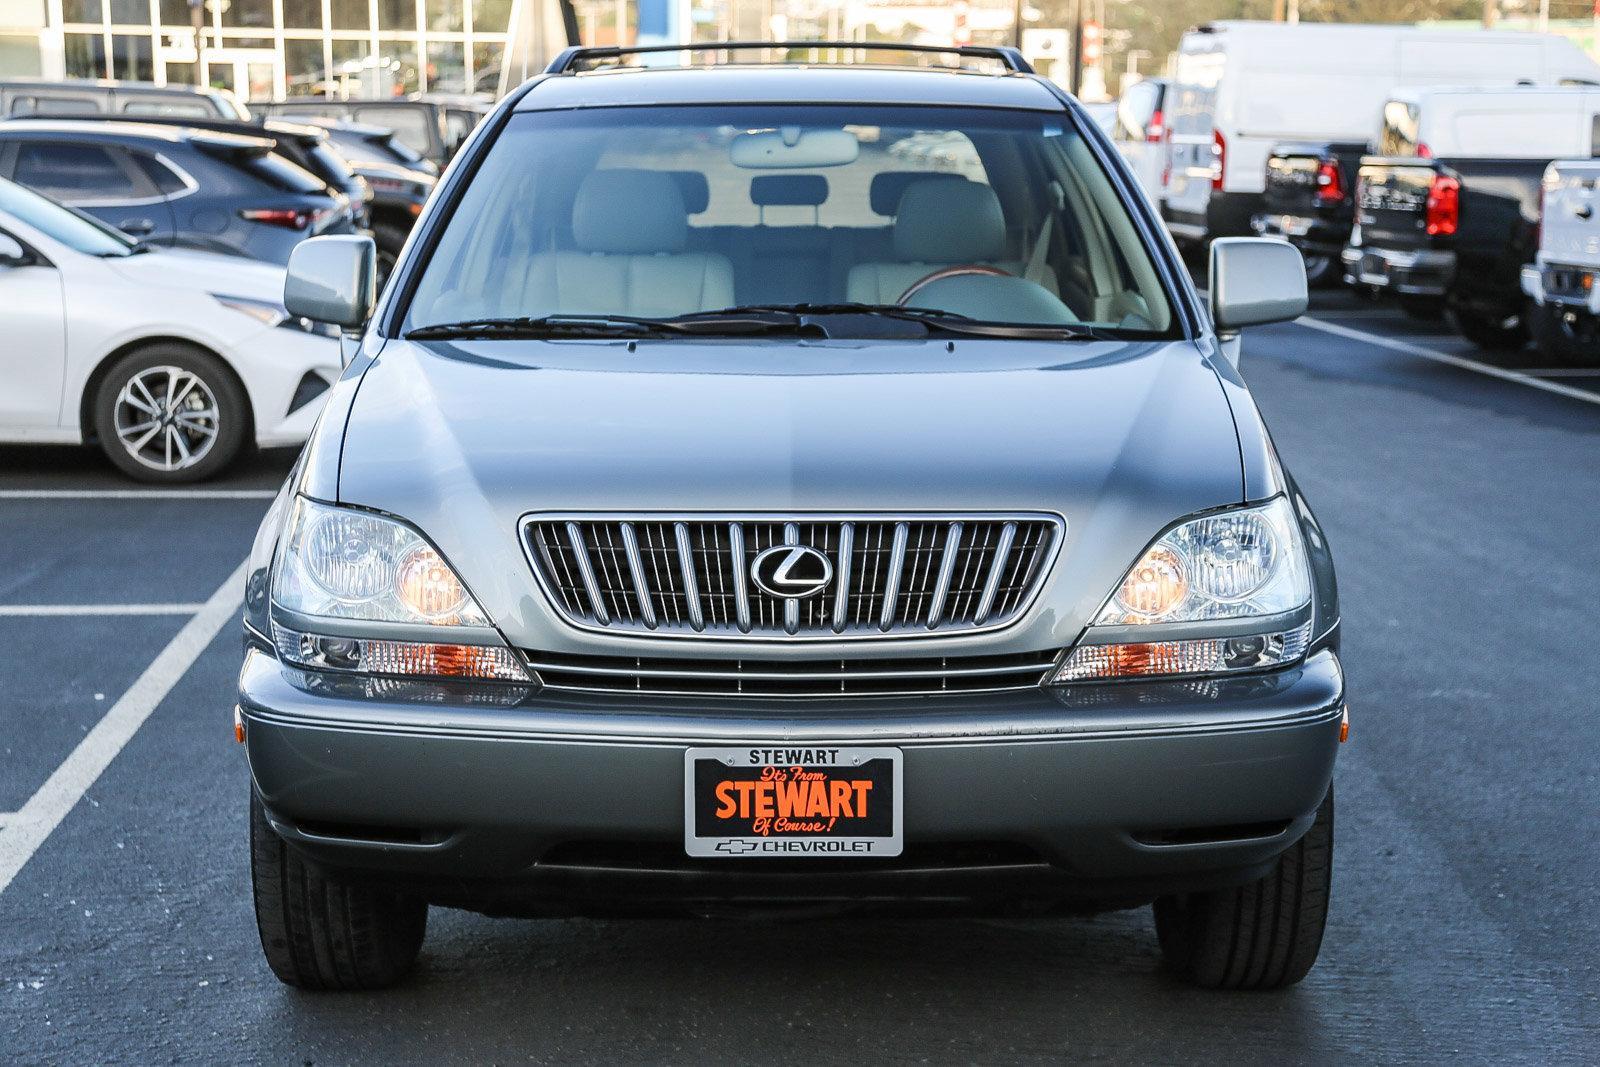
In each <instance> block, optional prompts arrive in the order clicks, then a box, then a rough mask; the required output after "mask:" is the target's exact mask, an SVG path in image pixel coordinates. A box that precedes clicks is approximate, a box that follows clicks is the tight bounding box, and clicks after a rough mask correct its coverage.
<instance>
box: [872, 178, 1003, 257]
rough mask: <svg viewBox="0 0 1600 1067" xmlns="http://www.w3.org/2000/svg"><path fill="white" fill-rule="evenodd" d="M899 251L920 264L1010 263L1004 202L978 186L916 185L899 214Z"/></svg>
mask: <svg viewBox="0 0 1600 1067" xmlns="http://www.w3.org/2000/svg"><path fill="white" fill-rule="evenodd" d="M894 253H895V255H897V256H899V257H900V258H901V259H909V260H912V261H914V262H917V263H983V262H987V261H990V260H996V259H1004V258H1005V255H1006V220H1005V216H1004V215H1003V214H1001V212H1000V198H999V197H997V196H995V195H994V190H993V189H991V188H989V187H988V186H987V185H980V184H978V183H977V182H966V181H962V182H953V181H948V180H941V179H938V178H933V179H929V180H927V181H920V182H913V183H912V184H911V185H910V186H909V187H908V188H907V189H906V191H905V195H904V196H902V197H901V198H900V211H899V213H898V214H897V215H896V216H895V220H894Z"/></svg>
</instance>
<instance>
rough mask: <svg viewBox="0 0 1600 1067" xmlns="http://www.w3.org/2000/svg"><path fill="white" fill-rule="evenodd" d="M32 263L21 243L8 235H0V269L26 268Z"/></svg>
mask: <svg viewBox="0 0 1600 1067" xmlns="http://www.w3.org/2000/svg"><path fill="white" fill-rule="evenodd" d="M32 262H33V257H32V256H30V255H28V250H27V249H26V248H23V247H22V242H21V241H19V240H17V239H16V238H15V237H13V236H11V235H10V234H9V233H0V267H26V266H27V265H28V264H29V263H32Z"/></svg>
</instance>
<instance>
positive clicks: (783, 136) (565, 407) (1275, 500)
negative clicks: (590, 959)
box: [236, 44, 1345, 989]
mask: <svg viewBox="0 0 1600 1067" xmlns="http://www.w3.org/2000/svg"><path fill="white" fill-rule="evenodd" d="M848 49H849V50H848V51H845V52H844V53H843V54H844V56H845V58H852V59H855V60H857V62H855V63H837V64H826V63H820V64H819V63H817V62H815V61H814V60H815V59H816V58H817V57H818V56H821V57H823V58H826V57H827V56H828V55H829V52H828V51H827V50H826V49H815V48H810V47H809V46H759V47H756V46H742V45H732V46H729V45H719V46H716V50H715V51H694V50H688V51H685V50H677V51H672V52H666V53H661V54H658V55H645V54H644V52H645V51H646V50H640V49H633V50H617V49H598V50H576V51H573V52H569V53H567V54H564V55H563V56H562V57H561V58H560V59H558V60H557V61H556V63H555V64H554V65H553V66H552V67H551V69H550V70H549V71H547V72H546V73H545V74H544V75H542V76H541V77H537V78H534V79H533V80H531V81H529V82H528V83H527V84H525V85H523V86H522V87H521V88H519V89H518V90H516V91H515V92H513V93H512V94H511V95H510V96H509V97H508V98H507V99H505V100H504V101H503V102H502V103H501V104H500V106H499V107H498V109H497V110H496V111H495V112H494V113H493V114H492V115H491V116H489V117H488V118H487V119H486V120H485V121H484V122H483V124H482V125H481V126H479V128H478V129H477V131H476V132H475V133H474V135H473V136H472V138H471V140H470V141H469V142H468V144H467V145H466V146H465V147H464V149H463V150H462V152H461V153H460V155H459V156H458V157H457V159H456V161H455V162H454V163H453V164H452V166H451V168H450V170H449V171H448V173H447V174H446V175H445V176H444V178H443V179H442V181H441V183H440V186H439V189H438V191H437V192H436V193H435V195H434V197H433V199H432V200H431V201H430V203H429V205H428V207H427V209H426V210H425V212H424V214H423V216H422V218H421V220H420V222H419V224H418V228H417V231H416V233H415V234H414V235H413V237H412V240H411V243H410V245H409V247H408V249H407V250H406V252H405V253H404V254H403V256H402V257H401V259H400V261H399V263H398V265H397V266H396V268H395V271H394V274H393V277H392V279H391V281H390V282H389V285H388V287H387V289H386V291H385V292H384V294H383V296H382V299H380V300H376V301H374V298H373V292H372V281H371V279H372V258H373V251H372V246H371V244H370V242H368V241H366V240H365V239H363V238H358V237H328V238H318V239H314V240H311V241H308V242H305V243H304V244H303V245H302V246H301V247H300V248H299V249H298V250H296V252H295V256H294V260H293V262H292V263H291V266H290V276H289V281H288V287H287V292H286V294H285V302H286V304H287V306H288V307H289V309H290V310H291V311H292V312H293V313H295V314H298V315H304V316H307V317H309V318H312V319H316V320H320V321H324V322H330V323H334V324H337V325H339V326H342V327H344V328H345V330H346V331H347V334H346V340H345V347H346V359H347V368H346V370H345V373H344V376H343V378H342V380H341V381H340V382H339V383H338V384H337V386H335V388H334V389H333V390H332V391H331V393H330V399H329V401H328V404H327V408H326V410H325V412H324V413H323V415H322V419H321V422H320V424H319V425H318V427H317V429H316V431H315V433H314V434H313V436H312V438H311V441H310V443H309V444H308V446H307V447H306V450H305V452H304V454H303V455H302V456H301V458H300V461H299V463H298V464H297V465H296V467H295V469H294V471H293V473H292V474H291V475H290V477H289V479H288V482H287V484H286V485H285V486H284V488H283V491H282V492H281V493H280V494H279V496H278V497H277V499H276V501H275V502H274V504H273V505H272V508H271V510H270V512H269V513H268V515H267V517H266V521H265V522H264V523H263V525H262V527H261V531H260V534H259V536H258V538H257V540H256V544H255V548H254V552H253V560H252V563H251V569H250V577H249V584H248V590H247V598H246V610H245V620H244V621H245V629H246V651H245V657H244V665H243V670H242V672H241V675H240V680H239V698H238V710H237V713H236V716H237V717H236V733H237V735H238V737H239V738H240V739H241V740H242V741H244V743H245V745H246V750H247V752H248V755H249V764H250V772H251V778H252V785H253V789H252V794H251V810H252V825H251V860H252V871H253V880H254V890H255V903H256V914H257V917H258V919H259V923H260V931H261V941H262V947H263V948H264V950H265V953H266V957H267V960H268V963H269V964H270V966H271V968H272V970H273V971H274V972H275V973H276V974H277V975H278V977H280V978H281V979H282V980H283V981H285V982H287V983H290V984H292V985H297V986H302V987H307V988H321V989H329V988H345V989H348V988H373V987H379V986H384V985H387V984H391V983H393V982H395V981H397V980H398V979H400V978H401V977H402V976H403V975H404V974H405V973H406V971H407V969H408V968H409V967H410V966H411V964H412V962H413V961H414V959H415V958H416V956H417V953H418V951H419V949H420V947H421V944H422V941H423V934H424V928H425V925H426V920H427V912H428V908H429V907H430V906H444V907H457V908H468V909H473V910H476V911H481V912H484V913H489V914H520V915H534V916H570V915H636V914H661V913H668V914H673V913H675V914H716V915H726V914H728V913H730V912H745V913H751V912H753V913H769V914H770V913H777V914H789V913H793V914H805V915H812V914H815V912H816V910H817V909H818V908H819V907H820V908H838V909H841V910H843V909H851V908H888V907H895V908H910V909H921V910H926V911H934V912H942V911H951V910H960V909H968V910H970V909H976V910H982V911H988V912H1008V913H1022V914H1046V913H1057V912H1071V911H1079V912H1081V911H1092V910H1097V909H1112V908H1131V907H1137V906H1142V905H1145V904H1153V905H1154V915H1155V928H1156V933H1157V935H1158V936H1159V940H1160V944H1161V948H1162V951H1163V953H1164V955H1165V957H1166V959H1167V961H1168V962H1169V963H1170V965H1171V966H1172V967H1173V968H1174V969H1175V970H1176V971H1177V972H1178V973H1180V974H1182V975H1185V976H1187V977H1188V978H1190V979H1191V980H1193V981H1195V982H1198V983H1199V984H1202V985H1205V986H1212V987H1224V988H1264V987H1277V986H1282V985H1285V984H1287V983H1292V982H1295V981H1298V980H1299V979H1300V978H1301V977H1303V976H1304V975H1305V973H1306V972H1307V970H1308V969H1309V968H1310V967H1311V965H1312V963H1313V961H1314V960H1315V958H1316V955H1317V951H1318V947H1319V945H1320V942H1321V938H1322V929H1323V922H1324V918H1325V916H1326V913H1327V906H1328V892H1329V881H1330V862H1331V856H1332V839H1333V793H1332V786H1331V782H1332V775H1333V763H1334V753H1335V751H1336V750H1337V747H1338V744H1339V741H1340V740H1341V736H1342V732H1343V730H1344V729H1345V725H1344V715H1345V695H1344V682H1343V674H1342V672H1341V670H1340V665H1339V657H1338V634H1339V615H1338V606H1337V601H1336V594H1335V588H1334V579H1333V570H1332V564H1331V561H1330V558H1329V554H1328V547H1327V543H1326V540H1325V538H1324V537H1323V534H1322V532H1321V530H1320V529H1319V528H1318V526H1317V522H1316V519H1315V518H1314V517H1313V516H1312V513H1311V510H1310V508H1309V507H1308V506H1307V504H1306V501H1305V500H1304V499H1303V498H1302V496H1301V495H1300V493H1299V491H1298V490H1297V489H1296V487H1295V483H1294V481H1293V479H1292V478H1291V477H1290V476H1289V474H1288V473H1287V472H1286V471H1285V470H1284V468H1283V466H1282V464H1281V462H1280V461H1279V458H1278V455H1277V453H1276V451H1275V450H1274V448H1273V445H1272V441H1271V439H1270V438H1269V437H1268V435H1267V431H1266V428H1265V426H1264V425H1263V423H1262V419H1261V416H1260V414H1259V413H1258V412H1257V410H1256V407H1255V404H1254V403H1253V401H1252V399H1251V396H1250V393H1249V391H1248V389H1247V388H1246V386H1245V384H1244V382H1243V381H1242V380H1241V378H1240V376H1239V374H1238V372H1237V369H1236V364H1237V361H1238V351H1239V350H1238V345H1239V341H1238V329H1239V328H1240V327H1242V326H1247V325H1250V324H1253V323H1262V322H1271V321H1276V320H1281V319H1285V318H1290V317H1293V316H1295V315H1297V314H1298V313H1299V312H1300V311H1301V310H1302V309H1303V308H1304V306H1305V277H1304V271H1303V268H1302V265H1301V261H1300V258H1299V254H1298V253H1297V252H1296V251H1295V250H1294V249H1293V248H1291V247H1290V246H1288V245H1286V244H1283V243H1281V242H1275V241H1264V240H1258V239H1234V240H1228V241H1218V242H1217V243H1216V245H1215V246H1214V247H1213V249H1212V259H1211V275H1210V288H1209V293H1208V297H1207V300H1206V301H1205V302H1202V300H1201V299H1200V297H1199V295H1198V294H1197V293H1196V291H1195V289H1194V288H1193V286H1192V285H1191V284H1190V282H1189V281H1188V279H1187V276H1186V275H1185V273H1184V271H1183V268H1182V265H1181V263H1180V262H1179V260H1178V258H1177V256H1176V255H1175V253H1174V250H1173V246H1172V244H1171V242H1170V241H1169V240H1168V239H1167V238H1166V237H1165V236H1164V235H1163V234H1162V233H1161V231H1160V229H1159V224H1158V222H1157V219H1156V217H1155V214H1154V212H1153V211H1152V210H1151V207H1150V204H1149V203H1148V201H1147V200H1146V199H1145V198H1144V196H1143V195H1142V194H1141V193H1140V192H1139V190H1138V187H1137V185H1136V184H1135V182H1134V180H1133V177H1132V176H1131V175H1130V174H1129V173H1128V171H1127V169H1126V167H1124V165H1123V164H1122V163H1121V162H1120V161H1119V159H1118V157H1117V155H1116V154H1115V153H1114V152H1113V151H1112V149H1111V147H1110V145H1109V144H1108V142H1107V141H1106V139H1105V137H1104V136H1103V135H1102V134H1101V133H1100V132H1099V131H1098V130H1097V129H1096V128H1095V125H1094V123H1093V122H1092V121H1090V120H1089V119H1088V118H1086V116H1085V114H1084V112H1083V110H1082V108H1081V107H1080V106H1079V105H1078V104H1077V103H1076V102H1075V101H1073V100H1072V99H1070V98H1069V97H1067V96H1066V95H1064V94H1063V93H1061V92H1060V90H1059V89H1057V88H1056V87H1055V86H1054V85H1052V84H1051V83H1050V82H1048V81H1046V80H1044V79H1042V78H1039V77H1037V76H1035V75H1034V74H1033V73H1032V72H1031V71H1030V70H1029V69H1028V67H1027V65H1026V63H1024V62H1023V60H1022V59H1021V57H1020V56H1019V55H1018V54H1016V53H1015V52H1012V51H1010V50H1007V49H963V50H957V51H950V50H944V51H937V52H936V51H927V50H917V49H914V48H907V47H905V46H897V48H896V49H893V50H890V49H886V48H878V47H875V46H873V47H869V46H864V45H860V44H852V45H850V46H848ZM808 60H810V61H808ZM374 305H375V306H374Z"/></svg>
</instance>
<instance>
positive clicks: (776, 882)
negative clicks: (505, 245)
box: [240, 650, 1344, 914]
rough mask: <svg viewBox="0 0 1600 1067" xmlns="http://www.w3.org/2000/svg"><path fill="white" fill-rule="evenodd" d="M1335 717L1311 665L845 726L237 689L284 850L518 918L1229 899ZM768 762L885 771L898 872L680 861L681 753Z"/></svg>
mask: <svg viewBox="0 0 1600 1067" xmlns="http://www.w3.org/2000/svg"><path fill="white" fill-rule="evenodd" d="M491 696H492V697H493V698H494V699H498V700H499V702H500V706H496V705H495V704H493V703H486V702H484V701H486V700H488V699H490V698H491ZM473 698H476V699H477V700H478V701H479V702H478V703H473V702H472V700H473ZM1343 707H1344V691H1343V674H1342V671H1341V669H1340V666H1339V662H1338V659H1337V657H1336V656H1335V654H1334V653H1333V652H1332V651H1329V650H1323V651H1320V652H1317V653H1315V654H1313V655H1312V656H1311V657H1310V658H1309V659H1308V660H1307V661H1306V662H1304V663H1303V664H1301V665H1299V666H1297V667H1293V668H1290V669H1288V670H1285V671H1281V672H1277V673H1274V674H1266V675H1257V676H1253V677H1243V678H1232V679H1226V680H1215V681H1211V680H1207V681H1194V682H1167V683H1160V684H1154V683H1139V684H1131V683H1122V684H1110V685H1096V686H1079V687H1073V688H1069V689H1064V690H1061V691H1059V692H1048V691H1045V690H1037V691H1025V692H1012V693H1002V694H991V695H986V696H980V695H976V694H974V695H968V696H965V697H963V698H961V699H959V700H957V699H948V700H946V699H928V698H923V699H920V700H910V699H905V700H897V699H892V698H877V699H871V700H866V699H864V700H856V701H849V702H841V703H839V704H834V703H831V702H826V703H824V702H818V701H787V702H784V701H768V702H756V701H743V702H723V701H717V700H697V701H684V700H670V699H654V700H648V701H647V700H643V699H641V700H640V701H638V702H635V703H631V704H628V705H622V704H619V702H618V701H617V700H616V699H615V698H613V697H608V698H607V699H606V701H605V702H604V703H597V702H594V701H586V700H584V699H582V698H580V697H578V696H576V695H559V694H555V693H552V692H544V693H541V692H538V691H531V690H522V689H517V688H516V687H510V688H508V689H499V688H496V691H495V693H494V694H490V692H489V687H473V688H467V687H460V686H445V685H434V684H428V683H410V682H391V681H372V680H363V679H354V678H340V677H334V676H330V675H327V674H315V673H308V672H303V671H299V670H296V669H293V668H287V667H284V666H282V665H281V664H280V663H279V662H278V661H276V660H275V659H273V658H272V657H271V656H269V655H267V654H265V653H263V652H261V651H259V650H251V651H250V652H248V653H247V656H246V661H245V665H244V669H243V671H242V673H241V676H240V708H241V710H242V714H243V717H244V723H245V732H246V744H247V751H248V754H249V761H250V767H251V771H252V774H253V777H254V781H255V787H256V789H257V791H258V792H259V794H260V796H261V798H262V800H263V802H264V804H265V806H266V808H267V810H268V813H269V818H270V820H271V822H272V824H273V826H274V827H275V828H276V829H277V831H278V832H279V833H280V834H281V835H282V836H283V837H284V838H285V839H286V840H288V841H289V842H290V843H291V845H292V846H293V847H296V848H297V849H299V850H300V851H301V852H302V853H303V854H305V855H307V856H308V857H310V858H311V859H312V860H313V861H316V862H320V863H323V864H325V865H328V866H332V867H335V868H338V869H340V870H342V871H344V872H347V874H349V875H351V876H356V877H361V876H370V877H375V878H379V879H382V880H383V881H385V882H387V883H392V884H400V885H403V886H406V887H409V889H410V890H411V891H413V892H417V893H419V894H422V895H424V896H426V897H428V898H429V899H431V900H433V901H434V902H436V903H444V904H453V905H459V906H463V907H471V908H476V909H478V910H483V911H490V912H505V913H518V914H614V913H639V912H660V911H668V912H675V911H682V910H685V909H687V910H690V911H696V910H698V911H705V910H711V909H715V908H718V907H723V906H729V905H750V904H766V905H771V904H775V903H799V902H804V903H818V902H826V903H832V904H837V905H845V906H861V905H871V904H875V903H887V902H891V901H892V902H895V903H896V904H897V905H904V904H906V903H908V902H910V903H918V902H920V903H922V904H927V905H935V906H947V905H955V906H961V907H972V906H979V907H983V908H1001V907H1003V908H1015V907H1021V906H1030V905H1031V906H1036V907H1040V908H1044V907H1053V906H1071V907H1082V906H1107V905H1108V904H1110V903H1117V904H1126V903H1140V902H1143V901H1147V900H1149V899H1152V898H1153V897H1155V896H1156V895H1159V894H1161V893H1165V892H1176V891H1180V890H1184V889H1192V888H1200V887H1204V886H1209V885H1221V884H1233V883H1238V882H1242V881H1246V880H1249V879H1251V878H1254V877H1259V876H1260V874H1261V873H1263V872H1264V870H1265V869H1266V868H1267V867H1268V866H1269V865H1270V864H1271V863H1272V862H1273V860H1275V859H1276V857H1277V856H1278V855H1279V853H1281V852H1282V851H1283V850H1284V849H1286V848H1287V847H1289V845H1290V844H1292V843H1293V842H1294V841H1295V840H1296V839H1298V837H1299V836H1300V834H1302V833H1303V832H1304V831H1305V829H1306V828H1307V827H1308V826H1309V825H1310V823H1311V819H1312V817H1313V814H1314V812H1315V810H1316V808H1317V805H1318V804H1319V803H1320V802H1321V800H1322V798H1323V796H1324V794H1325V793H1326V792H1327V789H1328V784H1329V781H1330V779H1331V776H1332V772H1333V760H1334V753H1335V750H1336V749H1337V747H1338V734H1339V725H1340V717H1341V714H1342V711H1343ZM765 741H782V742H785V743H795V742H803V741H828V742H832V743H837V744H840V745H849V744H862V745H867V744H870V745H894V746H898V747H900V748H901V750H902V752H903V775H904V809H903V810H904V824H905V840H906V852H905V854H904V855H903V856H902V857H900V858H898V859H894V860H849V859H816V860H773V859H762V860H751V859H744V860H739V859H691V858H689V857H687V856H685V855H684V854H683V845H682V840H683V817H684V816H683V777H682V776H683V766H684V756H683V752H684V749H685V748H686V747H688V746H690V745H692V744H708V743H709V744H729V743H747V742H765Z"/></svg>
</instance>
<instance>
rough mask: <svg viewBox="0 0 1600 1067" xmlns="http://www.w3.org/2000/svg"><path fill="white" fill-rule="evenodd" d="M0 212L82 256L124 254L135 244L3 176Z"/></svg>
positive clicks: (96, 221)
mask: <svg viewBox="0 0 1600 1067" xmlns="http://www.w3.org/2000/svg"><path fill="white" fill-rule="evenodd" d="M0 215H9V216H11V217H12V218H14V219H17V220H19V221H20V222H22V223H23V224H24V225H27V226H32V227H33V228H34V229H36V230H38V231H39V232H40V233H42V234H44V235H45V236H46V237H49V238H51V239H52V240H55V241H60V242H61V243H62V244H64V245H66V246H67V247H68V248H70V249H72V250H74V251H76V252H82V253H83V254H84V255H86V256H125V255H128V254H129V253H131V252H132V251H133V250H134V249H135V248H137V247H138V245H139V242H137V241H135V240H133V239H132V238H129V237H126V236H124V235H123V234H121V233H118V232H117V231H116V230H114V229H112V228H111V227H110V226H107V225H106V224H105V223H103V222H100V221H98V220H97V219H93V218H90V217H89V216H88V215H85V214H83V213H81V212H78V211H74V210H73V209H72V208H69V207H67V206H65V205H63V204H58V203H56V202H55V201H54V200H50V199H47V198H45V197H42V196H40V195H39V194H38V193H35V192H33V191H31V190H28V189H24V188H23V187H22V186H20V185H17V184H15V183H14V182H8V181H6V180H5V179H3V178H0Z"/></svg>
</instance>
